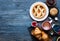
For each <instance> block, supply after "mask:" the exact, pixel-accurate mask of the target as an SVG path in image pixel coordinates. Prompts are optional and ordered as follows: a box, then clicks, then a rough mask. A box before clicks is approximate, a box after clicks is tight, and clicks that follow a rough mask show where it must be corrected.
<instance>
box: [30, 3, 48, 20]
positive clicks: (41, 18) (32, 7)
mask: <svg viewBox="0 0 60 41" xmlns="http://www.w3.org/2000/svg"><path fill="white" fill-rule="evenodd" d="M37 4H42V5H44V6H45V8H46V15H45V16H44V17H43V18H41V19H38V18H35V17H34V16H33V14H32V9H33V7H34V6H35V5H37ZM48 15H49V9H48V6H47V5H46V4H45V3H43V2H36V3H34V4H32V5H31V7H30V16H31V18H32V19H33V20H36V21H43V20H45V19H46V18H47V17H48Z"/></svg>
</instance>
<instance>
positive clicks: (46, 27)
mask: <svg viewBox="0 0 60 41" xmlns="http://www.w3.org/2000/svg"><path fill="white" fill-rule="evenodd" d="M51 22H52V21H45V22H43V23H42V29H44V30H50V29H51Z"/></svg>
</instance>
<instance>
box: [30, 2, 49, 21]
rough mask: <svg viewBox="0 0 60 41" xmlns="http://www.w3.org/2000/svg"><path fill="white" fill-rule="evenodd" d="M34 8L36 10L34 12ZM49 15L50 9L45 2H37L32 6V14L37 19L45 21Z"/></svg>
mask: <svg viewBox="0 0 60 41" xmlns="http://www.w3.org/2000/svg"><path fill="white" fill-rule="evenodd" d="M33 10H34V12H33ZM48 15H49V9H48V7H47V5H46V4H45V3H43V2H35V3H33V4H32V5H31V7H30V16H31V18H32V19H33V20H35V21H43V20H45V19H46V18H47V17H48Z"/></svg>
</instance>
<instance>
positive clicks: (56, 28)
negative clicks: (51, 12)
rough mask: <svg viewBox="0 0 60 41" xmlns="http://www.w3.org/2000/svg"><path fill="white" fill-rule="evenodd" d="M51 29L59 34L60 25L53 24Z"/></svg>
mask: <svg viewBox="0 0 60 41" xmlns="http://www.w3.org/2000/svg"><path fill="white" fill-rule="evenodd" d="M53 30H54V31H55V32H56V33H57V34H58V35H60V25H55V26H54V27H53Z"/></svg>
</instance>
